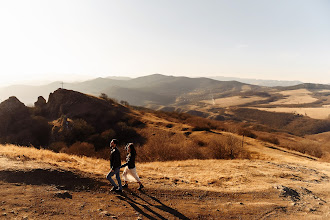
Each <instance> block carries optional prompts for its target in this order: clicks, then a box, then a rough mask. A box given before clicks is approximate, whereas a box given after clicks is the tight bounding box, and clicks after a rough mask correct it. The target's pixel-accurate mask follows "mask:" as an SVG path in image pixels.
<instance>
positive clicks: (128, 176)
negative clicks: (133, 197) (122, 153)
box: [121, 143, 144, 190]
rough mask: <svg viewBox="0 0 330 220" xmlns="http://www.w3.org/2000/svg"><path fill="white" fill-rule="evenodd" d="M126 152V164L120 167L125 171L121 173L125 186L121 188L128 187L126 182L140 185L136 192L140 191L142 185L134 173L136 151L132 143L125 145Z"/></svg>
mask: <svg viewBox="0 0 330 220" xmlns="http://www.w3.org/2000/svg"><path fill="white" fill-rule="evenodd" d="M125 148H126V150H127V157H126V163H125V164H123V165H122V166H121V167H125V170H124V172H123V179H124V181H125V184H124V185H123V187H125V188H127V187H128V182H138V183H139V184H140V186H139V188H138V190H141V189H142V188H143V187H144V186H143V185H142V183H141V181H140V178H139V176H138V175H137V173H136V167H135V157H136V151H135V147H134V145H133V143H129V144H127V145H126V147H125Z"/></svg>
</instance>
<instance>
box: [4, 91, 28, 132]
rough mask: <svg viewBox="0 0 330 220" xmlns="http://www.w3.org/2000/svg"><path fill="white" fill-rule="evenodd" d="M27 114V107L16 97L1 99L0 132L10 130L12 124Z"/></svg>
mask: <svg viewBox="0 0 330 220" xmlns="http://www.w3.org/2000/svg"><path fill="white" fill-rule="evenodd" d="M29 116H30V115H29V109H28V108H27V107H26V106H25V105H24V104H23V103H22V102H20V101H19V100H18V99H17V98H16V97H14V96H12V97H10V98H9V99H7V100H5V101H3V102H2V103H1V104H0V133H1V134H2V135H5V134H7V133H9V132H11V130H12V127H13V125H15V124H17V122H18V121H22V120H26V119H27V118H29Z"/></svg>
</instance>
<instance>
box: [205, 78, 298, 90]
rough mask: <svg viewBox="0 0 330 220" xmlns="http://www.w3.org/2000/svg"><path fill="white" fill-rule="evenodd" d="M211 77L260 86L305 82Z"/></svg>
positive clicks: (289, 84)
mask: <svg viewBox="0 0 330 220" xmlns="http://www.w3.org/2000/svg"><path fill="white" fill-rule="evenodd" d="M209 78H211V79H215V80H220V81H238V82H242V83H247V84H252V85H258V86H267V87H275V86H295V85H298V84H302V83H303V82H301V81H287V80H265V79H245V78H237V77H225V76H211V77H209Z"/></svg>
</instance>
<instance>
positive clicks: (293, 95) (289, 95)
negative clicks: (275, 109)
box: [270, 89, 317, 105]
mask: <svg viewBox="0 0 330 220" xmlns="http://www.w3.org/2000/svg"><path fill="white" fill-rule="evenodd" d="M279 93H280V94H282V95H283V96H284V97H285V98H284V99H281V100H278V101H275V102H271V103H270V104H272V105H285V104H286V105H291V104H304V103H312V102H315V101H317V99H316V98H314V97H312V96H311V94H312V92H310V91H308V90H307V89H297V90H288V91H282V92H279Z"/></svg>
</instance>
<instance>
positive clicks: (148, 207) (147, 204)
mask: <svg viewBox="0 0 330 220" xmlns="http://www.w3.org/2000/svg"><path fill="white" fill-rule="evenodd" d="M126 191H127V193H125V192H123V193H121V194H120V195H118V196H117V198H119V199H120V200H123V201H126V202H127V203H128V204H129V205H130V206H131V207H132V208H134V209H135V211H137V212H139V213H140V214H142V215H143V216H144V217H146V218H148V219H168V218H167V217H164V216H163V215H161V214H160V213H159V211H163V212H167V213H169V214H171V215H172V216H173V217H175V218H178V219H189V218H188V217H186V216H185V215H183V214H182V213H180V212H179V211H178V210H176V209H173V208H171V207H169V206H167V205H165V204H164V203H162V202H161V201H160V200H159V199H157V198H156V197H154V196H151V195H149V194H147V192H145V191H141V194H142V195H144V196H145V197H146V198H142V196H140V195H138V194H137V193H135V192H133V191H131V190H129V189H128V190H126ZM129 194H130V195H132V197H131V198H130V197H129ZM135 200H139V202H138V201H135ZM148 200H149V201H148ZM139 206H140V207H139ZM152 208H156V210H154V209H152ZM146 212H150V213H151V214H153V215H154V216H156V217H157V218H155V217H153V216H151V215H150V214H148V213H146Z"/></svg>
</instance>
